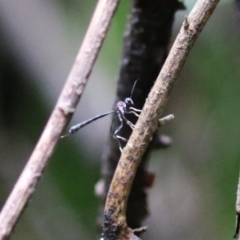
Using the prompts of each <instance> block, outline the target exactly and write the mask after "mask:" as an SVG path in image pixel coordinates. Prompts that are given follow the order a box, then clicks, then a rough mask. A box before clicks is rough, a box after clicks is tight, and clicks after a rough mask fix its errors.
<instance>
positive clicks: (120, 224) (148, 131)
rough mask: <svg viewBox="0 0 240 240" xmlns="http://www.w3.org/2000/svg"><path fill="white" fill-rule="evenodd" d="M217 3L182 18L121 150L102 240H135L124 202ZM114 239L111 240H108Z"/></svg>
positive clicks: (200, 4) (206, 0) (207, 1)
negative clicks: (185, 65) (190, 55)
mask: <svg viewBox="0 0 240 240" xmlns="http://www.w3.org/2000/svg"><path fill="white" fill-rule="evenodd" d="M218 2H219V0H199V1H197V3H196V4H195V6H194V8H193V9H192V11H191V12H190V14H189V16H188V17H186V19H185V21H184V23H183V26H182V28H181V30H180V32H179V34H178V36H177V38H176V40H175V43H174V45H173V47H172V49H171V51H170V53H169V56H168V58H167V59H166V61H165V64H164V66H163V68H162V70H161V72H160V74H159V76H158V78H157V81H156V83H155V85H154V87H153V88H152V90H151V92H150V94H149V96H148V99H147V100H146V103H145V105H144V108H143V110H142V113H141V116H140V118H139V120H138V122H137V124H136V127H135V129H134V130H133V133H132V135H131V137H130V139H129V141H128V144H127V145H126V147H125V148H124V149H123V153H122V156H121V158H120V160H119V163H118V166H117V169H116V172H115V174H114V177H113V180H112V183H111V185H110V189H109V192H108V197H107V201H106V205H105V210H104V226H103V239H104V240H109V239H118V240H120V239H121V240H123V239H124V240H126V239H128V240H132V239H138V237H136V236H135V234H134V231H133V230H132V229H130V228H129V227H128V226H127V222H126V208H127V200H128V196H129V193H130V190H131V186H132V182H133V179H134V177H135V173H136V170H137V167H138V165H139V163H140V160H141V157H142V156H143V154H144V151H145V149H146V147H147V146H148V144H149V142H150V139H151V137H152V135H153V133H154V132H155V131H156V129H157V125H158V119H159V117H160V115H161V114H162V112H163V108H164V106H165V105H166V102H167V100H168V97H169V94H170V91H171V89H172V87H173V84H174V83H175V82H176V80H177V77H178V76H179V73H180V71H181V69H182V67H183V65H184V63H185V61H186V59H187V56H188V54H189V52H190V50H191V48H192V46H193V44H194V43H195V41H196V39H197V37H198V35H199V33H200V32H201V31H202V29H203V27H204V26H205V24H206V23H207V21H208V19H209V17H210V16H211V14H212V12H213V11H214V9H215V7H216V6H217V4H218ZM112 236H114V238H112Z"/></svg>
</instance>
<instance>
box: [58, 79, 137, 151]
mask: <svg viewBox="0 0 240 240" xmlns="http://www.w3.org/2000/svg"><path fill="white" fill-rule="evenodd" d="M137 81H138V80H136V81H135V82H134V85H133V88H132V91H131V95H130V97H127V98H125V99H124V101H119V102H117V104H116V105H115V107H114V109H113V110H112V111H110V112H106V113H103V114H100V115H97V116H95V117H93V118H90V119H88V120H86V121H84V122H81V123H78V124H76V125H74V126H72V127H71V128H70V129H69V131H68V133H67V134H65V135H63V136H61V138H64V137H66V136H69V135H71V134H74V133H76V132H77V131H78V130H79V129H81V128H83V127H84V126H86V125H88V124H89V123H91V122H93V121H95V120H97V119H99V118H102V117H105V116H107V115H109V114H112V113H114V114H116V117H117V119H118V120H119V122H120V125H119V126H118V127H117V128H116V129H114V130H113V133H112V135H113V137H114V138H115V139H116V140H117V142H118V146H119V149H120V151H121V152H122V147H121V142H120V140H122V141H124V142H127V139H126V138H124V137H121V136H120V135H118V133H119V131H120V130H121V129H122V127H123V123H124V122H125V123H126V124H128V126H129V127H130V128H131V129H134V127H135V126H134V124H133V123H131V122H130V121H129V120H128V119H127V118H126V114H134V115H135V116H137V117H139V113H141V111H142V110H139V109H136V108H134V102H133V100H132V95H133V91H134V89H135V86H136V83H137Z"/></svg>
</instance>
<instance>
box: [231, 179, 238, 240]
mask: <svg viewBox="0 0 240 240" xmlns="http://www.w3.org/2000/svg"><path fill="white" fill-rule="evenodd" d="M236 215H237V217H236V229H235V234H234V236H233V238H234V239H236V240H240V234H239V230H240V174H239V178H238V189H237V200H236Z"/></svg>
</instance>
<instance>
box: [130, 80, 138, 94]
mask: <svg viewBox="0 0 240 240" xmlns="http://www.w3.org/2000/svg"><path fill="white" fill-rule="evenodd" d="M138 80H139V79H137V80H136V81H135V82H134V84H133V87H132V91H131V95H130V98H132V95H133V91H134V89H135V87H136V84H137V82H138Z"/></svg>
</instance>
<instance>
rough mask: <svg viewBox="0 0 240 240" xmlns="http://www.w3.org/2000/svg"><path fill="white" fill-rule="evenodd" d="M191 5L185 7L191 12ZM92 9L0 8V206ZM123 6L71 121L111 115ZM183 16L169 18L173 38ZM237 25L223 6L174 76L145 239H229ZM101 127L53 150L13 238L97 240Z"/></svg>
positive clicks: (237, 117)
mask: <svg viewBox="0 0 240 240" xmlns="http://www.w3.org/2000/svg"><path fill="white" fill-rule="evenodd" d="M194 3H195V1H192V0H188V1H187V0H186V1H185V4H186V6H187V8H188V11H189V10H190V9H191V8H192V6H193V4H194ZM95 4H96V1H93V0H89V1H82V0H79V1H77V0H71V1H70V0H68V1H66V0H55V1H54V0H48V1H30V0H23V1H8V0H1V1H0V13H1V14H0V43H1V44H0V181H1V184H0V192H1V194H0V203H1V206H2V205H3V204H4V202H5V200H6V198H7V196H8V194H9V193H10V191H11V189H12V187H13V185H14V183H15V181H16V180H17V178H18V176H19V174H20V173H21V171H22V169H23V167H24V165H25V163H26V161H27V159H28V157H29V156H30V154H31V152H32V150H33V148H34V145H35V143H36V142H37V140H38V138H39V136H40V134H41V132H42V130H43V128H44V125H45V123H46V121H47V119H48V117H49V115H50V113H51V111H52V109H53V107H54V105H55V103H56V101H57V98H58V96H59V94H60V91H61V89H62V87H63V84H64V82H65V80H66V78H67V75H68V73H69V71H70V69H71V65H72V64H73V62H74V58H75V56H76V54H77V51H78V49H79V46H80V43H81V41H82V39H83V37H84V33H85V31H86V29H87V26H88V24H89V21H90V19H91V16H92V13H93V11H94V8H95ZM130 5H131V2H130V1H122V2H121V4H120V7H119V9H118V11H117V14H116V16H115V18H114V21H113V24H112V26H111V29H110V32H109V34H108V37H107V39H106V41H105V43H104V47H103V49H102V51H101V54H100V57H99V59H98V61H97V64H96V65H95V67H94V71H93V74H92V75H91V78H90V81H89V84H88V85H87V88H86V91H85V92H84V96H83V98H82V99H81V102H80V104H79V107H78V112H77V113H76V114H75V116H74V118H73V120H72V123H77V122H79V121H82V120H85V119H87V118H89V117H92V116H94V115H96V114H99V113H103V112H105V111H108V110H110V109H111V108H112V105H113V101H114V95H115V88H116V79H117V74H118V68H119V65H120V57H121V48H122V35H123V31H124V28H125V23H126V19H127V14H128V12H129V8H130ZM186 14H187V11H182V12H178V14H177V16H176V21H175V27H174V32H173V36H172V39H174V38H175V36H176V34H177V32H178V30H179V28H180V26H181V23H182V21H183V19H184V16H185V15H186ZM239 62H240V18H239V15H238V12H237V8H236V6H235V5H234V2H233V1H230V0H225V1H221V3H220V4H219V6H218V7H217V9H216V11H215V13H214V14H213V16H212V18H211V19H210V21H209V23H208V24H207V27H206V28H205V29H204V31H203V33H202V34H201V36H200V38H199V39H198V41H197V43H196V45H195V47H194V48H193V50H192V52H191V54H190V57H189V58H188V60H187V63H186V65H185V67H184V70H183V71H182V73H181V78H180V79H179V81H178V84H177V85H176V86H175V88H174V90H173V92H172V95H171V99H170V102H169V104H168V106H167V109H166V111H165V113H166V114H169V113H173V114H174V115H175V120H174V121H172V122H170V123H169V124H167V125H166V126H164V127H163V128H162V129H161V132H162V133H164V134H168V135H170V136H171V137H172V138H173V141H174V144H173V146H172V147H171V148H169V149H167V150H161V151H156V152H153V154H152V157H151V160H150V163H149V170H150V171H153V172H154V173H155V174H156V181H155V184H154V186H153V187H152V188H151V189H150V190H149V198H150V200H149V205H150V206H149V211H150V216H149V218H148V219H146V225H148V226H149V231H148V232H147V233H146V234H145V235H144V236H143V239H164V240H172V239H176V238H177V239H183V240H188V239H189V240H190V239H191V240H192V239H194V240H197V239H199V240H202V239H206V240H207V239H219V240H220V239H222V240H226V239H232V236H233V234H234V226H235V198H236V189H237V183H238V172H239V161H240V147H239V140H240V111H239V110H240V79H239V76H240V67H239ZM109 124H110V118H108V117H106V118H104V119H102V120H99V121H97V122H94V123H93V124H91V125H89V126H87V127H86V128H84V129H82V130H81V132H79V134H77V135H74V136H72V137H71V138H68V139H64V140H61V141H60V142H59V144H58V147H57V149H56V152H55V154H54V156H53V157H52V159H51V161H50V164H49V166H48V168H47V170H46V171H45V174H44V177H43V179H42V181H41V182H40V184H39V186H38V188H37V191H36V193H35V195H34V197H33V199H32V201H31V204H30V205H29V206H28V208H27V210H26V211H25V213H24V215H23V217H22V218H21V220H20V222H19V224H18V225H17V227H16V230H15V232H14V235H13V236H12V239H17V240H22V239H24V240H25V239H30V240H42V239H44V240H52V239H54V240H55V239H58V240H61V239H68V240H75V239H95V238H96V231H95V230H96V225H95V222H96V216H97V211H98V210H97V208H98V200H97V199H96V197H95V196H94V185H95V183H96V182H97V180H98V179H99V176H100V160H101V157H100V156H101V154H102V149H103V148H104V146H105V145H106V141H107V134H108V131H109Z"/></svg>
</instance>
